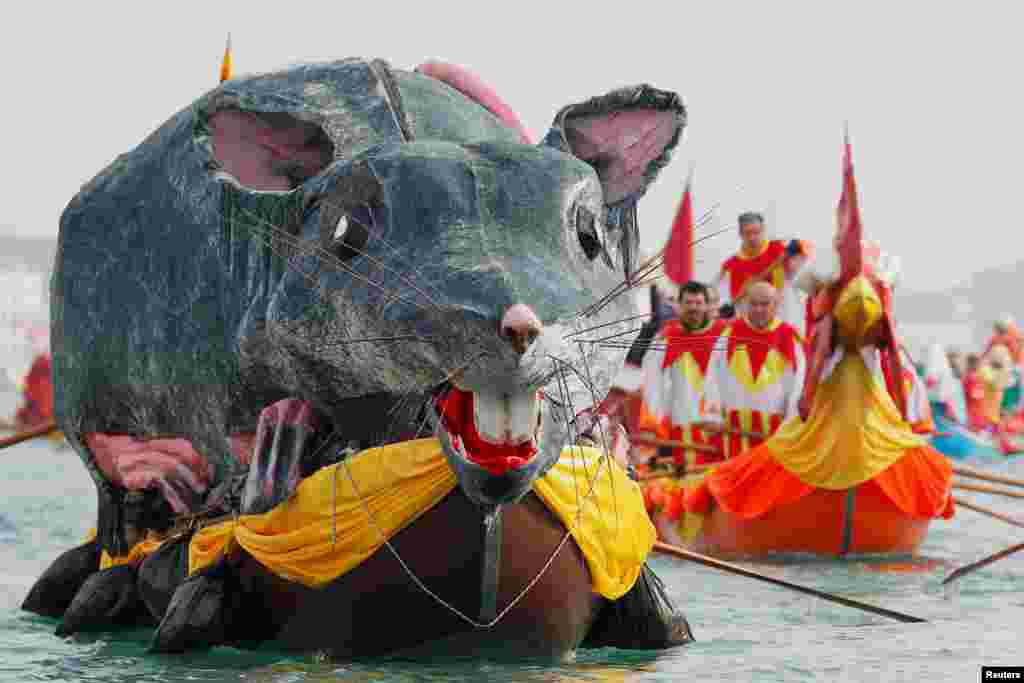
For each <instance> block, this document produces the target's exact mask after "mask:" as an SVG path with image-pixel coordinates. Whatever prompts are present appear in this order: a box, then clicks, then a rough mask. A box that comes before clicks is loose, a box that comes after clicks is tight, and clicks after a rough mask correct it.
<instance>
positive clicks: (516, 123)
mask: <svg viewBox="0 0 1024 683" xmlns="http://www.w3.org/2000/svg"><path fill="white" fill-rule="evenodd" d="M416 73H421V74H423V75H424V76H430V77H431V78H436V79H437V80H439V81H441V82H442V83H446V84H448V85H450V86H451V87H453V88H455V89H456V90H458V91H459V92H461V93H462V94H463V95H465V96H466V97H468V98H469V99H471V100H473V101H474V102H476V103H477V104H479V105H480V106H481V107H483V108H484V109H486V110H487V111H489V112H491V113H492V114H494V115H495V116H497V117H498V119H499V120H501V122H502V123H504V124H505V125H507V126H508V127H510V128H512V129H513V130H515V131H516V132H517V133H519V137H520V138H521V139H522V141H523V143H524V144H527V145H532V144H534V143H533V136H532V135H530V132H529V131H528V130H526V127H525V126H523V123H522V121H520V120H519V117H518V116H516V114H515V112H514V111H512V108H511V107H509V106H508V105H507V104H505V101H504V100H502V99H501V98H500V97H499V96H498V93H496V92H495V91H494V90H493V89H492V88H491V87H489V86H488V85H486V84H485V83H484V82H483V81H482V80H480V78H479V77H478V76H476V75H475V74H473V73H471V72H470V71H469V70H467V69H465V68H463V67H461V66H457V65H455V64H445V63H444V62H435V61H430V62H424V63H423V64H420V65H419V66H418V67H416Z"/></svg>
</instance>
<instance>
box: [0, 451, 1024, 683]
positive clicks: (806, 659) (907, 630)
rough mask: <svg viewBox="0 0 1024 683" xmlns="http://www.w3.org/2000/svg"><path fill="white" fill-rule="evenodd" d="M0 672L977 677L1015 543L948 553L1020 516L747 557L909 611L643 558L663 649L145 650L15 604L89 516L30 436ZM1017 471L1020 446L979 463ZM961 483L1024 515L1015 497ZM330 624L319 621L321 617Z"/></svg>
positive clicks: (10, 523) (4, 526) (1018, 631)
mask: <svg viewBox="0 0 1024 683" xmlns="http://www.w3.org/2000/svg"><path fill="white" fill-rule="evenodd" d="M0 458H2V460H0V464H2V467H3V473H4V478H3V482H2V483H0V494H2V496H0V500H2V503H0V681H19V682H20V681H140V682H141V681H261V682H266V683H293V682H294V683H298V682H304V681H449V680H454V681H566V682H568V681H678V680H702V681H812V680H822V681H826V680H827V681H871V682H872V683H888V682H890V681H977V680H979V679H980V678H979V676H980V670H981V666H982V665H999V664H1002V665H1017V666H1021V665H1024V582H1022V579H1024V552H1022V553H1020V554H1019V555H1017V556H1015V557H1011V558H1008V559H1005V560H1002V561H1000V562H997V563H995V564H992V565H990V566H989V567H986V568H985V569H982V570H980V571H978V572H976V573H974V574H972V575H970V576H968V577H966V578H965V579H963V580H962V581H960V582H959V583H958V584H954V585H956V586H958V588H957V589H956V590H955V591H944V590H943V589H942V587H941V585H940V581H941V580H942V578H943V577H944V576H946V575H947V574H948V573H949V572H950V571H952V569H953V568H955V567H957V566H960V565H962V564H966V563H969V562H972V561H974V560H977V559H980V558H981V557H983V556H985V555H988V554H990V553H992V552H995V551H996V550H999V549H1001V548H1003V547H1005V546H1008V545H1010V544H1012V543H1015V542H1020V541H1021V540H1022V537H1024V529H1019V528H1014V527H1011V526H1009V525H1007V524H1006V523H1004V522H1000V521H997V520H993V519H989V518H987V517H983V516H981V515H978V514H977V513H975V512H972V511H970V510H966V509H961V510H958V513H957V516H956V517H955V518H954V519H953V520H952V521H950V522H941V521H940V522H936V523H934V524H933V526H932V530H931V532H930V533H929V536H928V539H927V542H926V544H925V546H924V547H923V549H922V552H921V557H919V558H917V559H915V560H907V561H904V562H899V563H896V562H892V561H882V560H875V561H861V562H846V563H839V562H799V563H786V564H778V563H775V564H757V565H747V566H750V567H752V568H755V569H757V570H758V571H761V572H763V573H767V574H771V575H773V576H778V577H780V578H785V579H787V580H790V581H793V582H797V583H801V584H804V585H807V586H811V587H814V588H817V589H820V590H825V591H829V592H833V593H838V594H841V595H844V596H847V597H851V598H855V599H859V600H862V601H865V602H870V603H873V604H877V605H880V606H883V607H887V608H889V609H893V610H898V611H900V612H904V613H908V614H913V615H915V616H919V617H922V618H925V619H927V620H928V623H924V624H902V623H897V622H893V621H890V620H887V619H885V618H883V617H876V616H872V615H870V614H865V613H863V612H860V611H857V610H854V609H850V608H847V607H843V606H841V605H836V604H833V603H828V602H825V601H822V600H816V599H811V598H809V597H806V596H803V595H800V594H796V593H793V592H790V591H787V590H784V589H782V588H777V587H774V586H771V585H767V584H763V583H759V582H754V581H751V580H750V579H745V578H741V577H737V576H732V575H728V574H722V573H720V572H718V571H715V570H712V569H707V568H703V567H699V566H695V565H690V564H686V563H682V562H680V561H677V560H671V559H667V558H661V557H658V558H656V559H655V560H654V567H655V570H656V571H657V573H658V575H659V576H660V577H661V578H662V579H663V580H664V582H665V583H666V585H667V586H668V587H669V589H670V592H671V595H672V597H673V599H674V600H676V602H677V604H679V605H680V606H681V607H682V609H683V610H684V611H685V613H686V615H687V617H688V618H689V619H690V622H691V625H692V626H693V629H694V633H695V635H696V637H697V639H698V642H697V643H695V644H693V645H691V646H688V647H685V648H680V649H677V650H673V651H669V652H663V653H646V652H642V653H636V652H624V651H617V650H596V651H581V652H580V653H579V655H578V657H577V658H576V661H575V662H573V663H571V664H564V665H560V666H551V665H549V664H538V663H531V662H523V663H521V664H519V665H516V666H511V665H508V664H501V665H498V664H490V663H487V662H480V661H466V662H461V663H452V662H447V663H445V664H443V665H442V664H438V665H436V666H431V665H424V664H409V663H402V662H384V661H381V662H377V663H372V664H359V665H346V664H340V663H336V662H335V663H324V662H317V661H315V660H314V659H313V658H312V657H306V658H295V657H287V656H283V655H275V654H267V653H260V654H253V653H248V652H241V651H237V650H233V649H230V648H218V649H216V650H213V651H211V652H209V653H205V654H201V655H190V656H186V657H181V656H176V657H165V656H151V655H147V654H146V652H145V649H146V645H147V643H148V637H149V633H148V632H141V631H140V632H133V633H128V634H124V633H122V634H118V635H117V637H113V636H111V635H93V636H88V637H76V638H73V639H68V640H62V639H60V638H57V637H56V636H54V635H53V629H54V626H55V623H56V622H54V621H52V620H48V619H43V618H40V617H35V616H32V615H29V614H27V613H24V612H21V611H20V610H19V609H18V606H19V604H20V603H21V600H22V599H23V598H24V596H25V594H26V592H27V591H28V589H29V587H30V586H31V584H32V582H33V581H34V580H35V578H36V577H37V576H38V575H39V574H40V573H41V572H42V571H43V570H44V569H45V568H46V566H47V565H48V564H49V563H50V561H52V560H53V558H55V557H56V556H57V555H58V554H59V553H60V552H61V551H63V550H65V549H67V548H68V547H70V546H72V545H74V544H76V543H78V542H80V541H81V539H82V537H83V536H84V534H85V532H86V531H87V530H88V528H89V527H90V526H92V525H93V523H94V516H95V506H96V502H95V495H94V492H93V487H92V483H91V482H90V481H89V479H88V477H87V476H86V474H85V470H84V468H83V467H82V466H81V464H80V463H79V462H78V459H77V458H76V457H75V456H74V455H73V454H72V453H71V452H70V451H63V452H58V451H54V450H53V449H51V448H50V447H49V446H48V445H46V444H42V443H32V444H24V445H21V446H18V447H15V448H13V449H8V450H6V451H0ZM984 467H985V469H986V470H988V471H991V472H1004V473H1009V474H1010V475H1011V476H1016V477H1018V478H1024V460H1022V461H1018V462H998V463H994V464H986V465H985V466H984ZM960 495H962V496H963V497H965V498H969V499H970V500H973V501H976V502H977V503H979V504H981V505H985V506H987V507H990V508H994V509H997V510H999V511H1001V512H1007V513H1011V514H1018V515H1019V516H1020V517H1021V518H1022V519H1024V501H1019V500H1012V499H1005V498H996V497H994V496H990V495H986V494H975V493H967V492H962V493H960ZM324 627H325V628H330V624H325V625H324Z"/></svg>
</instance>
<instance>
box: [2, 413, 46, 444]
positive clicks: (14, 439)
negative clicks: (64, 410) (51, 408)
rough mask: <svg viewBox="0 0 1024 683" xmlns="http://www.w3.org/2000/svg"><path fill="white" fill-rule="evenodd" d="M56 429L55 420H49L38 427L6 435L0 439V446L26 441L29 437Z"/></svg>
mask: <svg viewBox="0 0 1024 683" xmlns="http://www.w3.org/2000/svg"><path fill="white" fill-rule="evenodd" d="M55 431H57V422H56V421H55V420H50V421H49V422H47V423H46V424H43V425H40V426H39V427H33V428H32V429H27V430H25V431H24V432H20V433H18V434H15V435H14V436H8V437H7V438H5V439H0V448H7V447H8V446H15V445H17V444H19V443H21V442H22V441H28V440H29V439H35V438H37V437H40V436H46V435H47V434H49V433H50V432H55Z"/></svg>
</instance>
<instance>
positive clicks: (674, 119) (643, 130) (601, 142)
mask: <svg viewBox="0 0 1024 683" xmlns="http://www.w3.org/2000/svg"><path fill="white" fill-rule="evenodd" d="M685 125H686V109H685V107H684V106H683V103H682V100H681V99H680V97H679V95H677V94H676V93H674V92H668V91H665V90H657V89H655V88H652V87H650V86H649V85H638V86H633V87H629V88H620V89H619V90H615V91H613V92H610V93H608V94H607V95H603V96H600V97H593V98H591V99H589V100H587V101H586V102H583V103H581V104H571V105H569V106H567V107H563V108H562V109H561V110H560V111H559V112H558V114H556V115H555V121H554V123H553V124H552V127H551V130H549V131H548V134H547V136H545V138H544V140H543V141H542V142H541V143H540V144H542V145H546V146H548V147H554V148H555V149H558V150H561V151H562V152H565V153H567V154H572V155H573V156H575V157H577V158H579V159H582V160H583V161H586V162H587V163H588V164H590V165H591V166H593V167H594V170H595V171H597V176H598V178H600V180H601V186H602V188H603V189H604V201H605V204H606V205H607V206H608V208H609V209H611V208H620V207H621V208H624V207H625V206H626V205H629V204H635V203H636V200H638V199H639V198H640V197H642V196H643V194H644V193H645V192H646V191H647V187H648V186H649V185H650V184H651V183H652V182H653V181H654V179H655V178H656V177H657V175H658V173H659V172H660V171H661V169H662V168H664V167H665V165H666V164H667V163H668V162H669V159H670V157H671V155H672V150H674V149H675V147H676V145H678V144H679V140H680V138H681V136H682V131H683V127H684V126H685Z"/></svg>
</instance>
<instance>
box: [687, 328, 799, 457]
mask: <svg viewBox="0 0 1024 683" xmlns="http://www.w3.org/2000/svg"><path fill="white" fill-rule="evenodd" d="M806 374H807V360H806V357H805V355H804V347H803V341H802V339H801V337H800V334H799V332H797V330H796V328H794V327H793V326H792V325H790V324H789V323H785V322H783V321H781V320H778V319H776V320H775V321H774V322H772V323H771V324H770V325H769V326H768V327H767V328H766V329H764V330H758V329H756V328H754V327H753V326H752V325H751V324H750V323H748V322H747V320H746V319H745V318H742V317H740V318H737V319H736V320H734V321H733V322H731V323H730V324H729V325H728V326H727V327H726V328H725V330H724V331H723V332H722V339H721V341H720V342H719V343H718V344H716V347H715V350H714V351H712V353H711V358H710V361H709V364H708V372H707V376H706V378H705V381H704V403H705V406H706V410H707V411H708V417H709V418H711V419H710V420H709V421H712V420H713V421H715V422H718V423H719V424H723V423H724V424H723V426H724V427H725V428H726V439H725V444H726V453H725V454H726V457H727V458H733V457H736V456H737V455H740V454H741V453H743V452H744V451H746V450H748V449H750V448H753V447H754V446H757V445H758V444H760V443H761V442H762V441H764V439H765V438H767V437H769V436H771V435H772V434H774V433H775V432H776V431H777V430H778V429H779V427H780V426H781V425H782V423H783V422H785V421H786V420H787V419H789V418H791V417H793V416H796V415H798V414H799V410H798V404H799V401H800V395H801V391H802V390H803V385H804V379H805V377H806ZM752 434H755V435H757V436H751V435H752Z"/></svg>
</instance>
